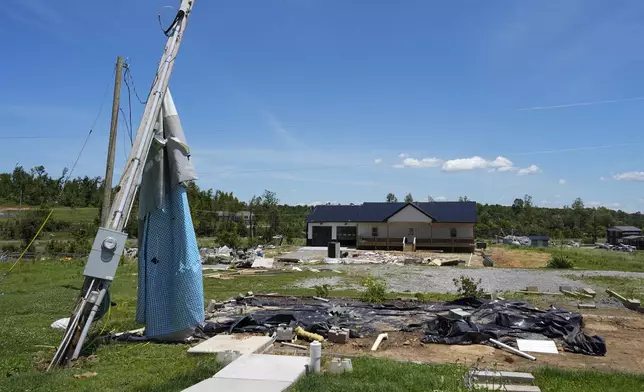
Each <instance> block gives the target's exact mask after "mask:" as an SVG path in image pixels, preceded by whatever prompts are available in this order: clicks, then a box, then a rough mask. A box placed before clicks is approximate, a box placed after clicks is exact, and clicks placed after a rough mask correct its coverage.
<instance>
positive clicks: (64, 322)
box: [51, 317, 69, 330]
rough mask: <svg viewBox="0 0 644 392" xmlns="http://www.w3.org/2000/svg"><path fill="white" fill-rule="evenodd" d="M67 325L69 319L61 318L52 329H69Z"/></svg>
mask: <svg viewBox="0 0 644 392" xmlns="http://www.w3.org/2000/svg"><path fill="white" fill-rule="evenodd" d="M67 324H69V317H65V318H61V319H60V320H56V321H54V322H53V323H52V324H51V327H52V328H54V329H63V330H65V329H67Z"/></svg>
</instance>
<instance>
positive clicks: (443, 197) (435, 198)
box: [434, 196, 447, 201]
mask: <svg viewBox="0 0 644 392" xmlns="http://www.w3.org/2000/svg"><path fill="white" fill-rule="evenodd" d="M445 200H447V198H446V197H445V196H436V197H434V201H445Z"/></svg>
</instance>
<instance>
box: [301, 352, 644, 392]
mask: <svg viewBox="0 0 644 392" xmlns="http://www.w3.org/2000/svg"><path fill="white" fill-rule="evenodd" d="M352 362H353V368H354V371H353V372H352V373H348V374H341V375H335V374H319V375H314V376H309V377H304V378H302V379H300V381H298V382H297V383H296V384H295V385H293V387H292V390H291V391H292V392H323V391H324V392H345V391H351V392H373V391H387V392H428V391H445V392H447V391H450V392H452V391H453V392H459V391H462V392H467V391H469V390H468V389H467V388H465V385H464V376H465V373H466V372H467V370H468V369H467V368H465V367H463V366H460V365H421V364H413V363H401V362H394V361H388V360H382V359H370V358H357V359H353V360H352ZM532 374H533V375H534V376H535V383H536V384H537V386H539V387H540V388H541V390H542V391H544V392H573V391H575V392H577V391H579V392H581V391H583V392H610V391H629V392H631V391H633V392H634V391H642V390H643V388H644V376H641V375H640V376H634V375H630V374H622V373H598V372H592V371H562V370H557V369H550V368H542V369H538V370H537V371H534V372H532Z"/></svg>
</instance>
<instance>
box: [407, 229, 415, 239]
mask: <svg viewBox="0 0 644 392" xmlns="http://www.w3.org/2000/svg"><path fill="white" fill-rule="evenodd" d="M407 236H408V237H415V236H416V233H415V230H414V228H413V227H410V228H409V231H408V232H407Z"/></svg>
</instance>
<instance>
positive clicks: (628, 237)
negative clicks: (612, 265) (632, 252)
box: [622, 235, 644, 240]
mask: <svg viewBox="0 0 644 392" xmlns="http://www.w3.org/2000/svg"><path fill="white" fill-rule="evenodd" d="M622 239H623V240H639V239H644V235H628V236H626V237H623V238H622Z"/></svg>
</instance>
